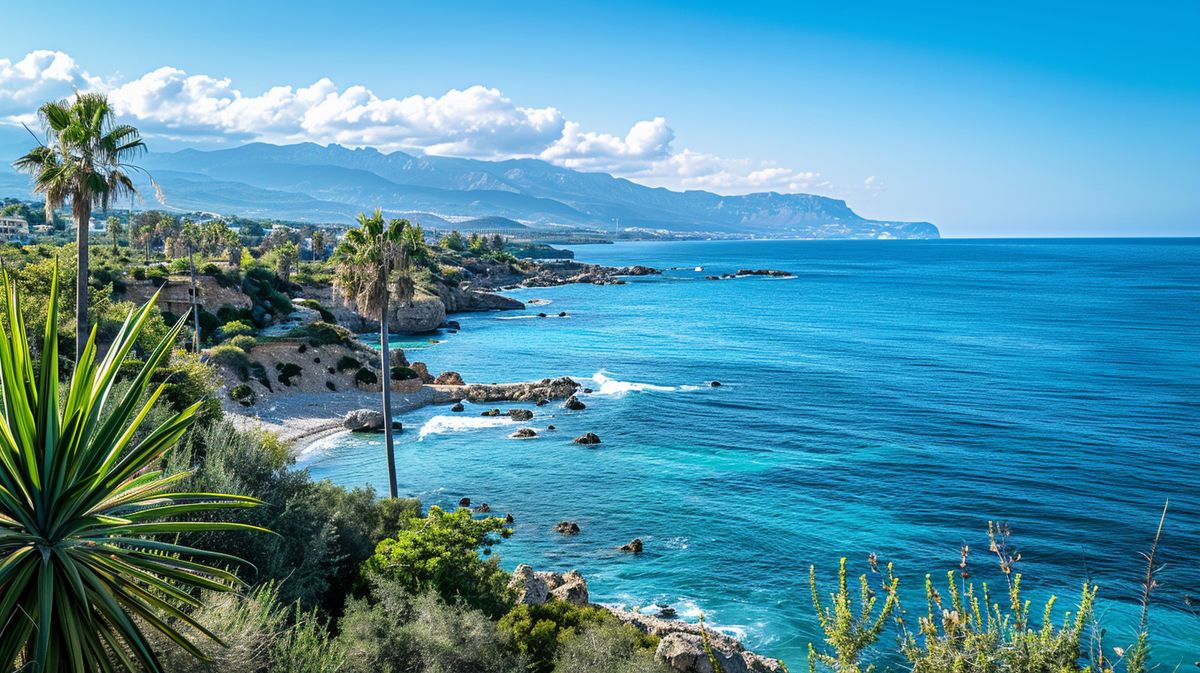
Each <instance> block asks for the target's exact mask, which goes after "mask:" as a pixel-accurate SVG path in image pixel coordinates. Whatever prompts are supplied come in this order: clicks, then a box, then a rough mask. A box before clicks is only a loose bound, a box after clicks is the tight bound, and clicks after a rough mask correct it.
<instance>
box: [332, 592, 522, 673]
mask: <svg viewBox="0 0 1200 673" xmlns="http://www.w3.org/2000/svg"><path fill="white" fill-rule="evenodd" d="M371 597H372V598H373V599H374V602H368V601H366V600H353V601H351V602H350V604H349V605H347V607H346V614H345V615H344V616H343V617H342V619H341V621H340V622H339V624H338V627H339V628H340V630H341V634H340V635H339V636H338V641H337V646H338V648H339V651H342V652H344V653H345V656H346V671H347V673H519V672H522V671H524V670H525V668H524V666H522V665H521V662H520V660H519V657H517V656H515V655H514V654H513V653H512V652H510V651H509V650H507V649H506V648H505V646H504V643H503V642H502V640H501V639H500V636H499V634H498V633H497V632H496V625H495V624H494V623H493V622H491V621H489V620H488V618H487V617H486V616H485V615H484V614H483V613H481V612H479V611H478V610H472V609H470V608H468V607H465V606H462V605H447V604H446V603H445V602H444V601H442V600H441V598H439V597H438V596H437V595H436V594H433V593H425V594H422V595H420V596H416V597H412V596H410V595H409V594H408V593H407V592H406V591H405V590H404V589H403V588H402V587H400V586H398V585H397V584H395V583H393V582H386V581H384V582H378V583H376V584H375V585H374V586H373V587H372V590H371Z"/></svg>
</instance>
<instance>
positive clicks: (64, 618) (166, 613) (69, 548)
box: [0, 271, 261, 673]
mask: <svg viewBox="0 0 1200 673" xmlns="http://www.w3.org/2000/svg"><path fill="white" fill-rule="evenodd" d="M3 280H4V286H5V293H4V301H3V307H2V308H0V318H3V320H4V322H5V323H6V325H5V326H4V329H3V332H4V333H3V334H2V335H0V395H2V401H3V415H2V417H0V667H3V669H5V670H9V669H14V668H15V669H18V670H22V671H24V670H32V671H34V672H35V673H41V672H44V671H55V672H57V671H71V672H73V673H77V672H83V671H87V672H90V671H117V670H122V669H126V670H131V671H134V670H136V671H143V670H144V671H153V672H158V671H161V670H162V669H161V666H160V665H159V663H158V660H157V659H156V657H155V654H154V652H153V651H152V650H151V648H150V647H149V645H148V644H147V640H146V638H145V637H144V635H143V629H157V630H159V631H161V632H163V633H164V634H165V635H166V636H168V637H169V638H170V639H171V640H172V641H174V642H175V643H177V644H178V645H179V647H181V648H183V649H184V650H185V651H187V652H189V653H191V654H193V655H194V656H198V657H201V656H203V655H202V653H201V651H200V649H199V648H197V647H196V645H194V644H193V643H192V642H190V641H189V640H188V639H187V638H186V637H184V636H183V635H181V634H180V633H179V632H178V631H177V630H175V629H174V628H173V627H172V626H171V625H170V622H171V621H173V622H174V623H183V624H187V625H188V626H190V627H191V628H192V629H194V630H195V631H196V632H198V633H201V634H204V635H205V636H206V637H211V638H214V639H215V636H213V635H212V634H211V633H210V632H209V631H207V630H205V629H204V628H203V627H202V626H201V625H199V624H197V623H196V622H195V621H194V620H192V619H191V618H190V617H189V616H188V614H187V611H188V610H189V609H190V608H193V607H195V606H197V605H199V600H198V599H197V596H199V595H200V593H201V590H202V589H210V590H215V591H229V590H231V589H233V588H235V587H238V586H240V583H239V580H238V578H237V577H236V576H235V575H234V574H232V573H231V572H229V571H228V570H226V569H225V568H223V567H217V566H215V565H212V564H213V563H220V564H221V565H223V566H225V567H229V566H230V565H231V564H236V563H238V562H239V561H238V559H236V558H234V557H231V556H226V555H223V554H216V553H210V552H205V551H203V550H199V549H193V548H189V547H186V546H182V545H180V544H177V542H176V541H174V536H176V535H177V534H179V533H184V532H189V531H208V530H235V529H236V530H246V529H253V528H254V527H252V526H248V525H245V524H237V523H225V522H199V521H179V520H176V518H177V517H179V516H180V515H187V514H191V513H195V512H203V511H209V510H218V509H225V508H240V507H252V506H255V505H257V504H259V502H258V501H257V500H255V499H253V498H248V497H243V496H235V495H221V494H212V493H175V492H171V487H172V484H174V483H176V482H178V481H179V480H180V479H181V478H183V477H185V476H186V473H178V474H164V473H163V472H161V471H160V470H159V469H158V466H159V464H160V463H161V459H162V457H163V454H164V453H165V452H166V451H168V450H169V449H170V448H171V447H172V446H173V445H174V444H175V443H176V442H177V441H178V440H179V438H180V437H181V436H182V435H183V434H184V432H185V431H186V430H187V429H188V427H189V426H190V425H191V423H192V421H193V419H194V417H195V413H196V410H197V409H198V408H199V406H200V403H199V402H197V403H196V404H193V405H192V406H190V407H188V408H186V409H184V410H183V411H181V412H179V413H177V414H175V415H174V416H172V417H171V418H169V419H168V420H167V421H165V422H164V423H162V424H161V425H159V426H158V427H156V428H153V429H147V430H145V431H142V430H141V425H142V423H143V421H144V420H145V419H146V416H147V414H148V413H149V412H150V409H151V407H153V406H154V404H155V402H156V401H157V400H158V398H159V396H160V395H161V394H162V392H163V385H159V386H158V387H157V388H156V389H155V390H153V391H152V392H150V394H149V395H147V394H146V392H147V390H148V388H149V383H150V377H151V375H152V374H153V373H154V371H155V370H156V369H157V368H158V367H159V365H160V364H162V363H164V362H165V361H166V359H167V357H168V356H169V355H170V352H171V348H172V345H173V344H174V342H175V339H176V337H177V336H178V334H179V331H180V329H181V328H182V326H183V323H182V321H181V322H180V323H179V324H177V325H175V328H174V329H173V330H171V332H170V333H169V334H168V335H167V336H166V337H165V338H164V339H163V340H162V342H161V343H159V344H158V346H157V347H156V348H155V349H154V350H153V352H151V353H149V354H148V355H147V356H146V358H145V364H144V366H143V367H142V369H141V371H140V372H138V373H137V374H136V376H134V377H133V379H132V382H131V384H130V385H129V388H128V389H127V391H126V392H124V393H123V394H121V393H119V392H118V391H116V390H115V389H114V383H115V382H116V379H117V374H118V370H119V369H120V367H121V364H122V363H123V362H124V361H125V359H126V357H127V356H128V355H129V353H130V350H131V349H132V348H133V345H134V342H135V340H136V339H137V337H138V334H139V333H140V332H141V330H142V328H143V326H144V325H145V324H146V322H147V319H148V318H149V316H150V315H151V312H152V310H153V306H154V301H155V298H151V300H150V301H149V302H147V303H146V304H145V305H144V306H142V307H141V308H140V309H138V310H135V311H132V312H131V313H130V315H129V317H128V318H127V319H126V320H125V323H124V324H123V325H122V326H121V329H120V331H119V333H118V334H117V336H116V339H115V341H113V343H112V345H111V346H110V347H109V349H108V352H107V353H106V354H105V356H104V357H103V359H100V360H98V359H97V357H98V356H97V350H96V332H95V330H94V329H93V330H92V333H91V336H90V338H89V339H88V341H87V344H86V346H85V347H84V349H83V351H82V353H81V357H80V358H79V361H78V363H77V364H76V367H75V370H74V374H73V377H72V380H71V382H70V384H69V385H68V387H67V390H66V391H65V392H66V394H65V396H61V397H60V391H59V378H58V324H59V310H58V296H57V295H58V273H57V271H55V273H54V276H53V279H52V281H51V297H50V300H49V309H48V311H47V316H46V329H45V338H44V340H43V343H42V348H41V352H40V353H38V354H36V356H35V354H34V353H33V352H32V350H31V348H30V346H29V343H28V340H27V338H26V332H25V323H24V318H23V316H22V312H21V301H20V296H19V293H18V292H17V289H16V286H15V284H13V283H11V282H9V279H8V277H7V274H6V275H5V277H4V279H3ZM256 530H261V529H256ZM164 536H165V539H164Z"/></svg>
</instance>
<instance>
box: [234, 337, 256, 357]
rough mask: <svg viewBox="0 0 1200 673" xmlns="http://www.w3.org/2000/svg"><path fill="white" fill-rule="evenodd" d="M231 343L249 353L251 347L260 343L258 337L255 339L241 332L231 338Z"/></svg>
mask: <svg viewBox="0 0 1200 673" xmlns="http://www.w3.org/2000/svg"><path fill="white" fill-rule="evenodd" d="M229 345H230V346H234V347H236V348H240V349H242V350H244V351H246V352H247V353H249V352H250V351H251V349H253V348H254V347H255V346H257V345H258V339H255V338H254V337H252V336H250V335H249V334H239V335H237V336H235V337H233V338H232V339H230V340H229Z"/></svg>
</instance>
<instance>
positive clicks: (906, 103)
mask: <svg viewBox="0 0 1200 673" xmlns="http://www.w3.org/2000/svg"><path fill="white" fill-rule="evenodd" d="M436 4H439V3H421V4H419V5H402V4H399V3H386V4H385V3H367V2H355V1H353V0H347V1H343V2H338V3H306V2H292V3H288V4H286V5H283V4H279V5H274V6H271V5H268V4H267V3H254V2H244V1H243V2H236V3H233V2H209V3H180V4H177V3H153V4H151V3H137V2H133V3H122V4H120V5H118V6H112V5H105V6H103V7H102V8H100V9H99V10H98V9H96V7H98V6H97V5H95V4H94V3H76V2H58V3H54V4H53V9H47V7H48V5H46V4H45V3H40V2H39V3H33V2H29V3H25V2H16V3H6V5H5V9H4V16H5V23H6V24H8V26H9V28H8V29H6V30H5V31H4V33H5V38H4V40H3V42H2V43H0V117H3V116H7V117H8V118H9V119H17V118H19V117H20V115H21V113H22V107H21V106H22V105H28V101H29V100H31V99H32V97H33V96H35V95H40V94H43V93H46V92H48V91H50V90H52V89H53V85H55V82H45V83H43V82H32V83H31V82H30V81H25V82H24V84H22V82H21V81H18V80H17V79H16V77H17V75H16V74H14V73H15V72H16V71H17V66H18V65H19V64H20V63H21V62H22V59H24V58H25V57H26V56H27V55H28V54H29V53H30V52H34V51H37V50H51V51H57V52H61V53H62V54H65V55H67V56H68V57H69V60H70V64H71V65H73V66H74V68H75V69H76V71H75V74H73V75H72V76H73V77H77V78H82V79H78V80H77V81H83V82H89V83H95V85H96V86H98V87H101V88H116V87H122V86H124V87H125V88H124V89H119V92H120V93H119V94H118V100H120V101H124V104H125V105H126V107H127V109H128V110H129V111H130V114H133V115H135V116H138V117H139V124H140V125H141V126H143V127H144V128H146V129H147V130H148V131H149V132H156V133H158V134H159V135H169V136H172V138H173V139H164V138H159V139H158V140H157V141H156V146H158V147H160V148H167V147H175V146H178V145H181V144H194V145H202V146H207V145H212V144H214V143H220V142H226V143H228V142H241V141H243V140H247V139H266V140H269V141H276V142H286V141H290V140H297V139H312V140H316V141H318V142H327V141H329V140H330V139H341V140H343V142H346V143H348V144H373V145H377V146H380V147H381V148H383V149H397V148H399V149H405V150H406V151H430V152H433V153H439V154H453V155H461V156H479V157H483V158H494V157H501V156H542V157H543V158H547V159H548V160H551V161H555V162H557V163H560V164H563V165H570V166H574V167H578V168H582V169H586V170H606V171H608V172H613V173H616V174H620V175H625V176H628V177H630V178H631V179H635V180H639V181H642V182H646V183H648V184H661V185H665V186H669V187H673V188H688V187H694V188H708V189H712V190H714V191H722V192H726V193H737V192H745V191H757V190H761V189H778V190H781V191H785V190H791V189H794V190H795V191H809V192H814V193H820V194H827V195H830V196H836V197H839V198H845V199H846V200H847V201H848V202H849V204H850V205H851V206H852V207H854V208H855V209H856V210H858V211H859V212H861V213H862V214H864V215H867V216H871V217H879V218H888V219H916V220H928V221H932V222H934V223H936V224H938V225H939V226H940V227H941V228H942V230H943V232H944V233H945V234H946V235H948V236H993V235H994V236H1020V235H1066V236H1073V235H1200V188H1198V187H1197V182H1198V180H1200V129H1198V125H1200V124H1198V120H1200V35H1198V33H1200V3H1197V2H1178V3H1172V2H1165V3H1141V5H1142V6H1135V4H1134V3H1120V4H1118V3H1057V4H1052V3H1044V4H1034V3H1028V4H1026V3H1020V2H1010V3H1003V4H1002V5H1001V4H999V3H997V4H994V5H989V6H986V7H985V6H984V3H961V2H959V3H932V2H931V3H921V7H920V8H919V9H914V8H911V7H907V8H906V7H901V6H900V3H895V4H890V5H889V4H883V3H868V2H847V3H820V4H814V3H801V2H796V3H779V4H772V3H766V4H756V3H745V2H743V3H729V4H717V3H703V2H699V3H697V2H691V3H678V4H672V3H623V2H608V3H604V4H603V5H601V4H599V3H597V4H595V5H591V6H586V5H582V4H570V3H506V4H498V3H469V2H466V3H454V4H453V5H449V4H447V5H446V6H445V7H438V6H435V5H436ZM60 17H70V18H69V20H67V19H64V20H59V18H60ZM12 27H16V29H15V30H13V29H12ZM30 63H31V62H27V64H26V65H29V64H30ZM38 63H40V64H42V65H46V67H47V68H49V67H50V66H49V65H47V64H50V63H51V61H48V60H44V59H43V60H41V61H38ZM54 63H56V64H57V65H55V66H54V67H56V68H59V69H62V68H64V67H65V66H64V63H65V62H64V61H62V60H59V61H55V62H54ZM6 66H7V68H8V71H9V76H8V81H7V85H8V86H9V89H10V91H9V93H8V99H7V100H6V99H5V95H6V94H5V86H6V80H5V75H4V74H3V73H4V72H5V67H6ZM164 66H169V67H171V68H173V69H175V70H174V71H172V73H159V75H158V77H157V78H154V79H152V80H151V79H145V77H146V75H147V73H151V72H152V71H155V70H156V69H159V68H162V67H164ZM26 74H28V73H26ZM196 76H203V77H204V79H203V81H201V80H197V79H192V80H188V79H187V78H189V77H191V78H195V77H196ZM226 78H227V79H228V80H229V81H228V83H224V84H223V87H224V88H222V86H221V83H222V81H223V80H224V79H226ZM322 78H328V79H329V80H330V81H331V82H330V83H329V84H327V85H325V86H324V87H314V88H313V89H311V90H308V91H309V93H308V94H306V95H308V96H309V97H308V98H306V97H305V95H301V94H296V96H295V98H296V100H291V99H289V100H288V101H287V104H286V106H284V105H283V104H279V105H278V106H275V107H269V110H268V111H269V112H270V114H260V115H257V116H256V115H255V114H250V113H249V112H242V111H241V110H250V111H253V112H262V111H263V110H264V109H266V108H265V107H264V106H267V104H268V103H271V102H272V100H273V99H270V97H268V96H264V93H265V92H267V91H268V90H269V89H271V88H272V87H278V86H284V85H287V86H291V87H293V92H296V91H298V90H299V89H301V88H306V87H311V86H312V85H314V83H316V82H318V80H320V79H322ZM131 82H132V83H134V85H130V83H131ZM186 82H190V83H191V84H190V86H191V87H192V89H193V90H189V89H188V88H187V86H184V83H186ZM214 83H217V84H214ZM42 84H45V87H46V88H39V87H41V86H42ZM57 84H59V85H61V81H57ZM477 85H481V87H482V88H480V89H471V87H474V86H477ZM21 86H24V87H25V88H24V89H21V88H20V87H21ZM356 86H362V87H365V90H369V92H370V96H371V98H372V101H376V102H371V103H363V102H362V101H364V100H365V98H364V96H365V95H366V94H362V92H361V91H360V90H357V89H355V90H348V89H349V88H352V87H356ZM200 89H203V90H202V91H200ZM451 90H458V91H464V92H468V94H469V95H465V96H447V92H449V91H451ZM14 91H17V92H18V93H13V92H14ZM21 91H23V93H20V92H21ZM231 91H236V92H237V96H238V97H240V98H243V99H245V100H241V101H239V102H236V103H235V104H234V105H235V106H234V107H230V108H229V109H227V110H224V111H222V109H217V108H213V109H209V108H207V107H206V106H208V105H210V104H211V105H216V106H217V107H219V106H220V105H225V104H227V103H229V102H230V101H231V100H232V96H233V94H231V93H230V92H231ZM330 91H332V92H334V93H335V96H334V97H335V98H336V99H337V100H338V102H339V105H338V106H337V108H336V109H333V106H332V105H331V106H328V107H330V109H329V110H327V111H326V113H323V115H314V114H307V116H305V117H304V119H303V121H301V120H300V119H299V118H298V117H297V118H295V119H292V118H285V117H286V116H287V115H293V116H295V115H299V114H301V112H297V111H296V110H297V109H298V107H297V106H299V107H301V108H302V107H304V106H305V105H307V103H306V102H305V101H308V100H312V97H313V96H317V95H323V96H327V95H329V93H330ZM181 92H183V93H181ZM184 94H186V95H184ZM414 95H419V96H422V97H426V98H424V99H421V100H415V99H413V100H409V101H408V102H407V103H400V102H399V101H402V100H404V99H407V98H408V97H411V96H414ZM214 101H215V103H214ZM355 101H357V102H359V103H362V105H361V106H355V105H352V103H354V102H355ZM237 105H243V106H244V107H236V106H237ZM180 110H183V111H185V112H186V114H182V113H180V112H179V111H180ZM372 115H379V117H378V118H379V119H380V120H381V121H377V122H375V123H374V125H372V124H371V122H370V120H369V119H366V117H371V116H372ZM180 119H183V121H179V120H180ZM639 123H640V124H639ZM397 128H401V130H397Z"/></svg>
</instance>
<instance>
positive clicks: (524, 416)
mask: <svg viewBox="0 0 1200 673" xmlns="http://www.w3.org/2000/svg"><path fill="white" fill-rule="evenodd" d="M508 417H509V418H511V419H513V420H514V421H531V420H533V412H532V411H530V410H528V409H509V410H508Z"/></svg>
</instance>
